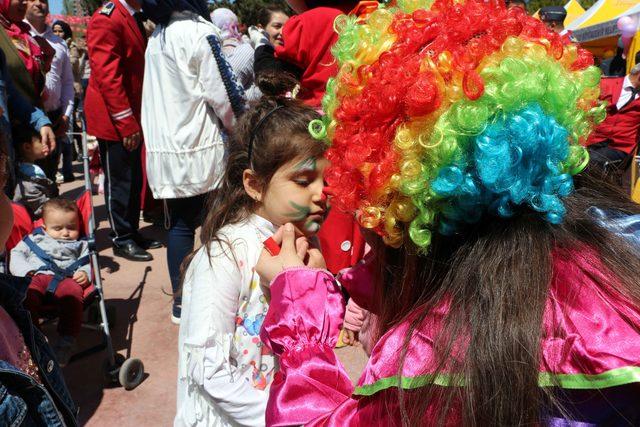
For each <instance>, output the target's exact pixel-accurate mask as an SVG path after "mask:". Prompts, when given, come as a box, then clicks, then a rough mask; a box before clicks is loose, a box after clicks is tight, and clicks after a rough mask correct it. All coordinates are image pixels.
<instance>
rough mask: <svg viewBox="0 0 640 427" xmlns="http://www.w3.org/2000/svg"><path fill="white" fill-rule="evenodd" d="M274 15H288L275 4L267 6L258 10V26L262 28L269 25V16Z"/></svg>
mask: <svg viewBox="0 0 640 427" xmlns="http://www.w3.org/2000/svg"><path fill="white" fill-rule="evenodd" d="M274 13H284V14H285V15H288V13H287V11H286V10H284V9H283V8H282V7H280V6H277V5H275V4H268V5H266V6H265V7H263V8H262V9H261V10H260V13H259V14H258V24H260V25H261V26H262V27H266V26H267V25H269V22H271V16H272V15H273V14H274Z"/></svg>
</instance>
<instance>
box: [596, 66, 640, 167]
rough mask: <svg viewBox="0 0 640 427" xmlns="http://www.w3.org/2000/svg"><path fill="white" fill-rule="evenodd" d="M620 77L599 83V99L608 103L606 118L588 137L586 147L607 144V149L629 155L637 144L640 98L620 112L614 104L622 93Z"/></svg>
mask: <svg viewBox="0 0 640 427" xmlns="http://www.w3.org/2000/svg"><path fill="white" fill-rule="evenodd" d="M623 81H624V79H623V78H622V77H619V78H614V79H607V78H603V79H602V81H601V84H600V86H601V96H600V98H601V99H604V100H606V101H609V103H610V104H609V108H608V109H607V117H606V118H605V119H604V121H603V122H602V123H600V124H599V125H598V126H597V127H596V129H595V130H594V131H593V132H592V133H591V135H589V139H588V140H587V146H589V145H592V144H597V143H600V142H608V146H609V148H613V149H615V150H619V151H623V152H625V153H627V154H630V153H631V152H632V151H633V149H634V148H635V146H636V144H637V143H638V130H639V129H640V97H636V98H635V100H634V101H632V102H629V103H627V104H626V105H624V106H623V107H622V108H621V109H620V110H618V108H617V107H616V102H618V98H620V92H621V91H622V89H623V88H622V82H623Z"/></svg>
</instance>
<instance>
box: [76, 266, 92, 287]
mask: <svg viewBox="0 0 640 427" xmlns="http://www.w3.org/2000/svg"><path fill="white" fill-rule="evenodd" d="M73 280H75V281H76V283H77V284H78V285H80V286H82V287H83V288H86V287H87V285H88V284H89V275H88V274H87V273H86V272H85V271H81V270H78V271H76V272H75V273H73Z"/></svg>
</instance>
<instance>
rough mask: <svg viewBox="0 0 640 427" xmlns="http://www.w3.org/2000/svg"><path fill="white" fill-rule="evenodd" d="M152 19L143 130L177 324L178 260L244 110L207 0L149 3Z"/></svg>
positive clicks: (149, 0)
mask: <svg viewBox="0 0 640 427" xmlns="http://www.w3.org/2000/svg"><path fill="white" fill-rule="evenodd" d="M143 10H144V11H145V13H146V14H147V15H148V16H149V18H150V19H151V20H152V21H153V22H154V23H155V24H156V29H155V31H154V32H153V34H152V35H151V37H150V38H149V43H148V45H147V51H146V54H145V61H146V62H145V64H146V65H145V73H144V84H143V89H142V129H143V131H144V136H145V146H146V150H147V157H146V165H147V171H148V179H149V186H150V188H151V191H152V192H153V196H154V198H156V199H163V200H164V201H165V209H166V210H168V215H167V216H168V219H169V221H170V227H169V235H168V242H167V262H168V265H169V275H170V278H171V285H172V287H173V292H174V294H175V297H174V304H173V313H172V316H171V319H172V321H173V322H174V323H179V322H180V314H181V299H180V297H179V287H180V265H181V264H182V261H183V259H184V258H185V257H186V256H187V255H188V254H189V253H190V252H191V251H192V250H193V244H194V235H195V230H196V228H197V227H198V226H199V225H200V222H201V218H200V214H201V213H202V211H203V210H204V202H205V200H206V196H207V194H209V193H210V192H211V191H213V190H215V189H216V188H217V187H218V185H219V181H220V178H221V175H222V173H223V169H224V156H225V147H224V139H225V137H224V134H225V132H226V130H229V129H231V128H232V126H233V124H234V120H235V117H234V116H235V115H239V114H240V113H241V112H242V111H243V110H244V102H245V99H244V93H243V90H242V86H240V85H239V84H238V83H237V80H236V77H235V75H234V73H233V70H232V69H231V66H230V65H229V64H228V63H227V61H226V60H225V58H224V54H223V53H222V46H221V44H220V32H219V30H218V29H217V28H216V27H215V26H214V25H213V24H212V23H211V18H210V16H209V11H208V9H207V4H206V3H205V1H204V0H146V1H145V2H144V3H143Z"/></svg>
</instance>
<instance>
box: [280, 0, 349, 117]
mask: <svg viewBox="0 0 640 427" xmlns="http://www.w3.org/2000/svg"><path fill="white" fill-rule="evenodd" d="M352 7H353V5H349V6H348V10H341V9H337V8H334V7H316V8H314V9H310V10H308V11H306V12H304V13H302V14H300V15H296V16H293V17H292V18H291V19H289V20H288V21H287V23H286V24H284V28H282V39H283V40H284V46H276V48H275V51H276V57H277V58H279V59H282V60H283V61H286V62H289V63H291V64H294V65H295V66H297V67H298V68H300V69H301V70H302V76H301V77H300V92H299V93H298V96H297V98H298V99H300V100H301V101H303V102H304V103H305V104H307V105H310V106H312V107H319V106H320V103H321V101H322V96H323V95H324V90H325V86H326V85H327V80H329V77H333V76H335V75H336V74H338V67H337V66H336V61H335V59H334V58H333V56H332V55H331V48H332V47H333V44H334V43H335V42H336V40H338V34H337V33H336V32H335V31H334V30H333V21H335V19H336V17H337V16H338V15H341V14H346V13H348V12H349V10H350V9H351V8H352Z"/></svg>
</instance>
